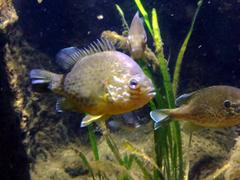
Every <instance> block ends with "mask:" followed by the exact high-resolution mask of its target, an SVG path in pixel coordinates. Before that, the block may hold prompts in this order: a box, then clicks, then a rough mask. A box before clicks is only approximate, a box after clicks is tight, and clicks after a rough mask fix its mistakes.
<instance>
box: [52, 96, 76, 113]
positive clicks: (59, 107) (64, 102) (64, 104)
mask: <svg viewBox="0 0 240 180" xmlns="http://www.w3.org/2000/svg"><path fill="white" fill-rule="evenodd" d="M74 110H75V108H74V105H73V104H72V103H71V102H70V100H68V99H67V98H65V97H61V98H58V100H57V103H56V111H57V112H64V111H74Z"/></svg>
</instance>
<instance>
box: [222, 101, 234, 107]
mask: <svg viewBox="0 0 240 180" xmlns="http://www.w3.org/2000/svg"><path fill="white" fill-rule="evenodd" d="M231 104H232V103H231V101H229V100H225V101H224V102H223V105H224V107H225V108H230V107H231Z"/></svg>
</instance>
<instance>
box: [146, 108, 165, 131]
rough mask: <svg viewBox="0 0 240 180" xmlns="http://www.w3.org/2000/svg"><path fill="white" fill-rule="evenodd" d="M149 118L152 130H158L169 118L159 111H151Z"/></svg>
mask: <svg viewBox="0 0 240 180" xmlns="http://www.w3.org/2000/svg"><path fill="white" fill-rule="evenodd" d="M150 116H151V118H152V120H153V121H154V130H156V129H158V128H159V127H160V126H161V124H162V123H163V122H166V121H167V120H169V116H168V115H167V114H165V113H164V112H163V111H162V110H160V109H158V110H154V111H151V112H150Z"/></svg>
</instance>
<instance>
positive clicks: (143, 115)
mask: <svg viewBox="0 0 240 180" xmlns="http://www.w3.org/2000/svg"><path fill="white" fill-rule="evenodd" d="M149 111H150V108H149V107H147V106H145V107H144V108H140V109H137V110H135V111H132V112H128V113H124V114H121V115H117V116H113V117H112V118H111V119H110V120H109V121H108V123H107V124H108V127H109V128H110V129H111V130H112V131H116V130H120V129H126V130H129V131H131V130H135V129H136V128H139V127H141V126H142V125H144V124H146V123H148V122H149V121H150V117H149Z"/></svg>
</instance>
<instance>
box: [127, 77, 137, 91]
mask: <svg viewBox="0 0 240 180" xmlns="http://www.w3.org/2000/svg"><path fill="white" fill-rule="evenodd" d="M129 87H130V88H131V89H137V88H138V81H137V80H136V79H131V80H130V81H129Z"/></svg>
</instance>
